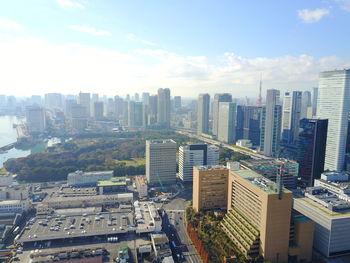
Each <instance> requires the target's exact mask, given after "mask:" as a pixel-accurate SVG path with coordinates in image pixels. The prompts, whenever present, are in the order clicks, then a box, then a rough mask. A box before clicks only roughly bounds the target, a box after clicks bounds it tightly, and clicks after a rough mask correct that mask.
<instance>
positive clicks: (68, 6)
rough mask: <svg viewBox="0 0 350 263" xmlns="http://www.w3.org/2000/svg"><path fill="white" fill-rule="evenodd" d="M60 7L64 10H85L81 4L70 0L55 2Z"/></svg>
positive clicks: (57, 0)
mask: <svg viewBox="0 0 350 263" xmlns="http://www.w3.org/2000/svg"><path fill="white" fill-rule="evenodd" d="M56 2H57V3H58V4H59V6H60V7H62V8H64V9H72V8H85V6H84V5H83V4H82V3H78V2H75V1H71V0H56Z"/></svg>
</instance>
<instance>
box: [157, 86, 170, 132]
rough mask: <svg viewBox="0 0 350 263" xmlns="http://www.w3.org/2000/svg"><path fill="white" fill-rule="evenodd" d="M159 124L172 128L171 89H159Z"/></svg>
mask: <svg viewBox="0 0 350 263" xmlns="http://www.w3.org/2000/svg"><path fill="white" fill-rule="evenodd" d="M157 122H158V125H160V126H163V127H164V128H170V89H158V114H157Z"/></svg>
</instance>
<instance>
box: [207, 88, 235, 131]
mask: <svg viewBox="0 0 350 263" xmlns="http://www.w3.org/2000/svg"><path fill="white" fill-rule="evenodd" d="M220 102H232V95H231V94H229V93H222V94H215V95H214V101H213V109H212V110H213V129H212V133H213V134H214V135H218V127H219V126H218V124H219V103H220Z"/></svg>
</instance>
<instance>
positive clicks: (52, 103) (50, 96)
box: [45, 93, 63, 111]
mask: <svg viewBox="0 0 350 263" xmlns="http://www.w3.org/2000/svg"><path fill="white" fill-rule="evenodd" d="M45 108H46V109H49V110H53V111H54V110H61V111H62V110H63V97H62V94H61V93H47V94H45Z"/></svg>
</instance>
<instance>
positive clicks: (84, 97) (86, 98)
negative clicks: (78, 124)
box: [78, 92, 91, 118]
mask: <svg viewBox="0 0 350 263" xmlns="http://www.w3.org/2000/svg"><path fill="white" fill-rule="evenodd" d="M78 103H79V104H80V105H81V106H84V107H85V108H86V114H87V117H88V118H90V117H91V109H90V108H91V99H90V93H83V92H80V93H79V100H78Z"/></svg>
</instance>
